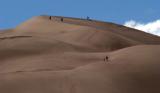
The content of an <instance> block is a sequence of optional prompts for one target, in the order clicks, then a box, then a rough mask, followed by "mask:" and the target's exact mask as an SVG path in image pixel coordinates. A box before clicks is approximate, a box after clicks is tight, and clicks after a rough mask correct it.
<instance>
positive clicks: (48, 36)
mask: <svg viewBox="0 0 160 93" xmlns="http://www.w3.org/2000/svg"><path fill="white" fill-rule="evenodd" d="M61 18H62V17H59V16H52V18H51V20H50V17H49V16H38V17H33V18H31V19H30V20H28V21H26V22H24V23H22V24H20V25H18V26H17V27H16V28H14V29H10V30H6V31H2V32H0V82H1V83H0V92H2V93H159V92H160V87H159V86H160V73H159V70H160V69H159V68H160V67H159V65H160V58H159V55H160V45H159V44H160V37H157V36H154V35H151V34H148V33H145V32H142V31H139V30H135V29H131V28H127V27H124V26H121V25H117V24H114V23H107V22H101V21H97V20H85V19H78V18H68V17H63V22H62V21H61ZM106 56H108V57H109V59H108V61H107V60H105V58H106Z"/></svg>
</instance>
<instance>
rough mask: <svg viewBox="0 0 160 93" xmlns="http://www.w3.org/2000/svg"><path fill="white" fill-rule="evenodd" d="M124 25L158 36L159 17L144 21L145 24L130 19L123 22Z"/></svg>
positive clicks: (159, 28)
mask: <svg viewBox="0 0 160 93" xmlns="http://www.w3.org/2000/svg"><path fill="white" fill-rule="evenodd" d="M124 25H125V26H127V27H131V28H135V29H138V30H142V31H145V32H147V33H151V34H154V35H158V36H160V19H159V20H156V21H153V22H149V23H145V24H144V23H140V22H136V21H134V20H130V21H127V22H125V24H124Z"/></svg>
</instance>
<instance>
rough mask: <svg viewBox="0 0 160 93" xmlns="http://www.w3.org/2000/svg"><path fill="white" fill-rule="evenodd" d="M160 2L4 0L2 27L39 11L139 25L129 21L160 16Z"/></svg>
mask: <svg viewBox="0 0 160 93" xmlns="http://www.w3.org/2000/svg"><path fill="white" fill-rule="evenodd" d="M159 4H160V0H0V29H8V28H13V27H16V26H17V25H18V24H20V23H22V22H24V21H26V20H28V19H29V18H31V17H33V16H38V15H56V16H67V17H78V18H85V17H86V16H89V17H90V18H92V19H96V20H102V21H106V22H114V23H118V24H124V25H125V26H129V27H133V28H137V27H135V25H130V24H128V23H131V22H134V23H135V24H136V25H138V24H143V25H144V26H145V25H147V24H150V22H152V23H153V22H157V21H158V20H159V19H160V5H159ZM158 28H159V27H158ZM159 30H160V28H159Z"/></svg>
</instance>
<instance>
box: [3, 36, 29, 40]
mask: <svg viewBox="0 0 160 93" xmlns="http://www.w3.org/2000/svg"><path fill="white" fill-rule="evenodd" d="M30 37H32V36H10V37H0V40H5V39H16V38H30Z"/></svg>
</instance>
